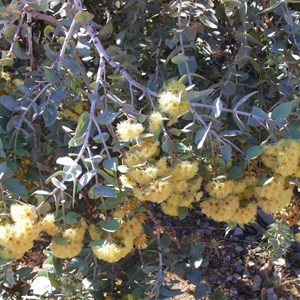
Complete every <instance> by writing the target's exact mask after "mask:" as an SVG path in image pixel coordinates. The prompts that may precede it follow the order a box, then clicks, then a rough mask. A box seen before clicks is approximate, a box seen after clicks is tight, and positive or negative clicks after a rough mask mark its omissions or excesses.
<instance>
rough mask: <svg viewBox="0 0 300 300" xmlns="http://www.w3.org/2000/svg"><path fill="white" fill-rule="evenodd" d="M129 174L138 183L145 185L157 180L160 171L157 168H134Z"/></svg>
mask: <svg viewBox="0 0 300 300" xmlns="http://www.w3.org/2000/svg"><path fill="white" fill-rule="evenodd" d="M127 174H128V176H129V177H130V178H131V179H133V180H134V181H135V182H136V183H138V184H140V185H145V184H148V183H150V182H152V181H153V180H155V179H156V178H157V176H158V170H157V169H156V168H155V167H146V168H134V169H131V170H130V171H129V172H128V173H127Z"/></svg>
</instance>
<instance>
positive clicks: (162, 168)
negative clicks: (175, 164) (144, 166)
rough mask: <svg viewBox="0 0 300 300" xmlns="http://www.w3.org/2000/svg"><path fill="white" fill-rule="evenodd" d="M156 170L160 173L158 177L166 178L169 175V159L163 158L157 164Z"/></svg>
mask: <svg viewBox="0 0 300 300" xmlns="http://www.w3.org/2000/svg"><path fill="white" fill-rule="evenodd" d="M155 168H156V169H157V171H158V176H164V175H166V173H167V169H168V166H167V159H166V158H165V157H163V158H161V159H160V160H158V161H157V162H156V163H155Z"/></svg>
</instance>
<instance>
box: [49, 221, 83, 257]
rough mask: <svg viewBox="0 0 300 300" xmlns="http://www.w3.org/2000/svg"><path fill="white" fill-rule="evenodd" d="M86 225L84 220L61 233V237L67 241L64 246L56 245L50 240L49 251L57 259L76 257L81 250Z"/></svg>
mask: <svg viewBox="0 0 300 300" xmlns="http://www.w3.org/2000/svg"><path fill="white" fill-rule="evenodd" d="M86 228H87V224H86V222H85V221H84V219H81V220H80V222H78V223H77V224H75V225H73V226H72V227H71V228H69V229H66V230H65V231H63V232H62V237H63V238H65V239H67V240H68V241H67V243H66V244H63V245H61V244H58V243H57V242H55V240H54V239H52V243H51V245H50V249H51V251H52V253H53V255H54V256H56V257H58V258H72V257H75V256H77V255H78V254H79V253H80V252H81V250H82V248H83V239H84V235H85V231H86Z"/></svg>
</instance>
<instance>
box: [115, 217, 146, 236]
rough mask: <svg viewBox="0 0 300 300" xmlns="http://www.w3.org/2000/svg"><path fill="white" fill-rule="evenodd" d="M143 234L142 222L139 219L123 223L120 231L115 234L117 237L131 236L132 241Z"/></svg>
mask: <svg viewBox="0 0 300 300" xmlns="http://www.w3.org/2000/svg"><path fill="white" fill-rule="evenodd" d="M142 233H143V227H142V222H140V219H138V218H132V219H131V220H129V221H126V222H122V224H121V226H120V229H119V230H118V231H117V232H116V233H115V236H116V237H119V238H120V237H123V236H128V237H129V236H130V237H131V238H132V239H134V238H135V237H137V236H138V235H140V234H142Z"/></svg>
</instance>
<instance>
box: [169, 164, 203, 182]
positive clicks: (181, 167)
mask: <svg viewBox="0 0 300 300" xmlns="http://www.w3.org/2000/svg"><path fill="white" fill-rule="evenodd" d="M198 168H199V165H198V163H197V162H193V163H192V162H189V161H183V162H180V163H177V164H175V165H174V166H172V168H171V169H170V173H169V174H170V175H171V176H172V180H174V181H179V180H188V179H191V178H193V177H194V176H195V175H196V173H197V172H198Z"/></svg>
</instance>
